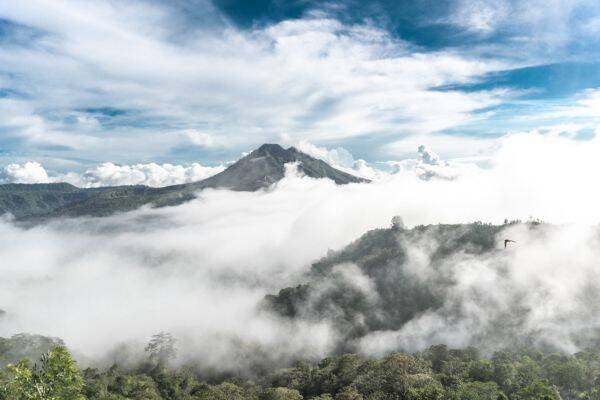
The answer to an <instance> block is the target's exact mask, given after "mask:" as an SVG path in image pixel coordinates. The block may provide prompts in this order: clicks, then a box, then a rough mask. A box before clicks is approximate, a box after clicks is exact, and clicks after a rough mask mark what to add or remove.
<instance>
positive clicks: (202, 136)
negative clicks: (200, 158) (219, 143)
mask: <svg viewBox="0 0 600 400" xmlns="http://www.w3.org/2000/svg"><path fill="white" fill-rule="evenodd" d="M185 135H186V137H187V138H188V139H189V141H190V142H192V144H195V145H196V146H200V147H212V146H214V144H215V140H214V138H213V137H212V136H211V135H209V134H208V133H204V132H199V131H197V130H195V129H186V131H185Z"/></svg>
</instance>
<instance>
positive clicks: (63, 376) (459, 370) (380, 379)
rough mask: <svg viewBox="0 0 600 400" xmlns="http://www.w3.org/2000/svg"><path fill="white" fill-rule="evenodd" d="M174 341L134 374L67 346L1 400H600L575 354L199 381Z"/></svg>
mask: <svg viewBox="0 0 600 400" xmlns="http://www.w3.org/2000/svg"><path fill="white" fill-rule="evenodd" d="M174 351H175V348H174V340H173V339H172V338H171V336H170V335H168V334H163V333H161V334H159V335H155V336H154V337H153V338H152V340H151V342H150V344H149V346H148V348H147V352H148V359H147V360H145V361H143V362H140V364H139V365H138V366H137V367H135V368H132V369H130V370H125V369H122V368H121V367H119V366H118V365H114V366H112V367H111V368H108V369H106V370H103V371H100V370H98V369H95V368H88V369H85V370H83V371H80V370H79V367H78V366H77V364H76V363H75V361H73V359H72V358H71V356H70V355H69V353H68V351H67V350H66V348H65V347H64V346H57V347H54V348H53V349H52V350H50V351H48V352H47V353H46V354H44V355H43V356H42V357H41V360H40V363H39V364H35V365H33V366H31V364H30V363H29V362H28V361H27V360H22V361H19V362H17V363H16V364H10V365H8V366H6V367H5V368H4V370H3V371H2V372H1V373H0V399H2V400H5V399H6V400H26V399H27V400H59V399H60V400H84V399H90V400H91V399H103V400H122V399H135V400H153V399H156V400H159V399H168V400H179V399H181V400H192V399H203V400H302V399H314V400H388V399H389V400H404V399H406V400H444V399H450V400H508V399H510V400H529V399H530V400H559V399H565V400H567V399H569V400H575V399H577V400H598V399H600V351H597V350H595V351H585V352H580V353H577V354H574V355H566V354H544V353H541V352H539V351H534V350H529V349H523V350H519V351H504V352H496V353H493V354H492V355H491V356H489V357H483V356H482V355H481V354H480V352H479V351H478V350H476V349H474V348H467V349H463V350H453V349H448V348H447V347H446V346H444V345H438V346H432V347H430V348H429V349H427V350H426V351H423V352H420V353H415V354H405V353H392V354H390V355H388V356H386V357H384V358H381V359H370V358H365V357H361V356H359V355H356V354H345V355H342V356H337V357H328V358H325V359H322V360H321V361H319V362H317V363H312V362H308V361H297V362H296V363H294V364H293V365H292V366H291V367H289V368H285V369H278V370H275V371H273V372H271V373H267V374H264V375H263V376H254V378H253V379H248V378H247V377H249V376H253V375H254V374H253V371H246V372H247V373H246V374H243V376H245V377H246V378H243V377H242V376H237V377H235V376H233V377H232V376H230V377H229V378H227V379H220V380H215V379H212V380H211V381H210V382H206V381H203V379H202V376H200V375H199V374H198V373H196V372H195V371H196V369H194V368H193V367H185V366H184V367H177V368H175V367H168V364H167V361H168V359H169V358H171V357H172V356H173V354H174V353H173V352H174Z"/></svg>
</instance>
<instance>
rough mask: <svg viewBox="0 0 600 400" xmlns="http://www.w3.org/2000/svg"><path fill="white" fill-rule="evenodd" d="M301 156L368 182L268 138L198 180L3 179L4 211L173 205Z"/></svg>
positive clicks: (267, 180) (40, 216) (29, 214)
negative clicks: (154, 184) (76, 182)
mask: <svg viewBox="0 0 600 400" xmlns="http://www.w3.org/2000/svg"><path fill="white" fill-rule="evenodd" d="M290 162H297V163H298V169H299V170H300V171H301V172H302V173H304V174H305V175H307V176H309V177H312V178H328V179H331V180H333V181H334V182H335V183H337V184H347V183H358V182H368V181H367V180H366V179H362V178H358V177H355V176H353V175H350V174H347V173H345V172H342V171H340V170H337V169H335V168H333V167H331V166H330V165H329V164H327V163H326V162H324V161H321V160H318V159H315V158H313V157H311V156H309V155H307V154H304V153H302V152H300V151H298V150H297V149H295V148H293V147H290V148H288V149H284V148H283V147H281V146H279V145H277V144H264V145H262V146H261V147H259V148H258V149H256V150H254V151H253V152H251V153H250V154H248V155H247V156H245V157H243V158H242V159H240V160H238V161H237V162H236V163H234V164H233V165H231V166H229V168H227V169H226V170H224V171H222V172H220V173H219V174H216V175H214V176H212V177H210V178H207V179H205V180H202V181H199V182H193V183H188V184H183V185H173V186H166V187H162V188H151V187H147V186H117V187H102V188H92V189H82V188H77V187H75V186H72V185H70V184H67V183H51V184H31V185H29V184H7V185H0V214H4V213H10V214H12V215H13V216H15V218H16V219H18V220H29V221H41V220H45V219H51V218H56V217H63V216H66V217H77V216H106V215H110V214H113V213H116V212H123V211H130V210H134V209H136V208H139V207H141V206H143V205H146V204H152V205H153V206H156V207H164V206H171V205H177V204H181V203H184V202H186V201H189V200H192V199H193V198H194V197H195V194H196V193H197V192H198V191H200V190H202V189H206V188H227V189H230V190H235V191H256V190H259V189H262V188H266V187H268V186H270V185H271V184H273V183H275V182H277V181H279V180H280V179H282V178H283V177H284V175H285V164H286V163H290Z"/></svg>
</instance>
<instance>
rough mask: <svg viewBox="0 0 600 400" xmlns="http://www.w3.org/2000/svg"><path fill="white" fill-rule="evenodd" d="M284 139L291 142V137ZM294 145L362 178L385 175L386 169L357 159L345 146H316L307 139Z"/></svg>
mask: <svg viewBox="0 0 600 400" xmlns="http://www.w3.org/2000/svg"><path fill="white" fill-rule="evenodd" d="M284 139H285V141H287V142H288V143H289V142H290V140H289V138H286V137H284ZM293 146H294V147H296V148H297V149H298V150H300V151H301V152H303V153H305V154H308V155H310V156H312V157H314V158H318V159H320V160H323V161H325V162H326V163H328V164H330V165H331V166H333V167H334V168H337V169H339V170H341V171H344V172H347V173H349V174H352V175H356V176H360V177H361V178H367V179H370V180H379V179H381V178H382V177H383V176H384V175H385V172H384V171H381V170H379V169H377V168H375V167H373V166H371V165H370V164H369V163H368V162H366V161H365V160H360V159H359V160H355V159H354V156H353V155H352V154H351V153H350V152H349V151H348V150H346V149H344V148H343V147H337V148H334V149H328V148H326V147H319V146H316V145H314V144H312V143H310V142H309V141H307V140H301V141H299V142H297V143H295V144H293Z"/></svg>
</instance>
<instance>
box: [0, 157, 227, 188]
mask: <svg viewBox="0 0 600 400" xmlns="http://www.w3.org/2000/svg"><path fill="white" fill-rule="evenodd" d="M224 169H225V167H223V166H217V167H207V166H203V165H201V164H199V163H193V164H190V165H173V164H162V165H160V164H156V163H150V164H134V165H117V164H113V163H110V162H107V163H104V164H102V165H99V166H97V167H94V168H90V169H88V170H86V171H85V172H84V173H77V172H68V173H65V174H54V175H51V176H48V173H47V172H46V170H45V169H44V167H43V166H42V165H41V164H39V163H37V162H26V163H24V164H10V165H8V166H6V167H4V170H3V173H2V174H0V182H2V183H49V182H68V183H71V184H73V185H75V186H78V187H88V188H89V187H101V186H120V185H146V186H151V187H161V186H168V185H176V184H181V183H189V182H197V181H201V180H203V179H206V178H208V177H210V176H212V175H215V174H217V173H219V172H221V171H223V170H224Z"/></svg>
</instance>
